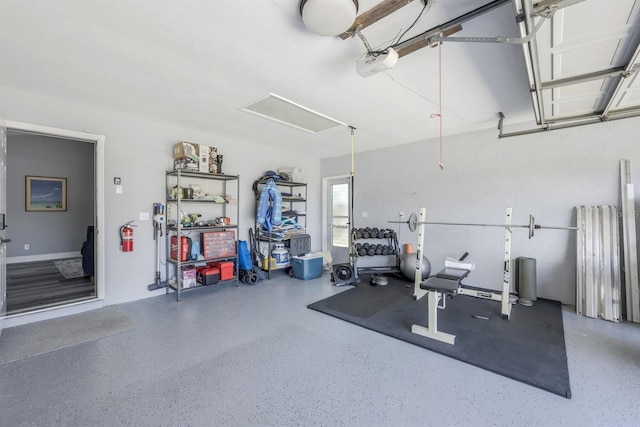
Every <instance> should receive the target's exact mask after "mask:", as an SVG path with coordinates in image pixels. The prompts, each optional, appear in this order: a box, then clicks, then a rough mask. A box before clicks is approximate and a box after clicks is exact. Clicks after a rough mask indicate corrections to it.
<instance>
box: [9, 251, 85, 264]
mask: <svg viewBox="0 0 640 427" xmlns="http://www.w3.org/2000/svg"><path fill="white" fill-rule="evenodd" d="M80 256H82V254H81V253H80V252H58V253H55V254H41V255H26V256H12V257H8V258H7V264H17V263H19V262H33V261H49V260H54V259H64V258H76V257H80Z"/></svg>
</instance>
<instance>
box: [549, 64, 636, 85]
mask: <svg viewBox="0 0 640 427" xmlns="http://www.w3.org/2000/svg"><path fill="white" fill-rule="evenodd" d="M638 68H639V67H638V66H637V65H636V66H635V67H633V69H632V72H635V71H637V69H638ZM626 72H627V71H626V68H625V67H615V68H609V69H608V70H602V71H596V72H594V73H588V74H582V75H579V76H574V77H567V78H566V79H558V80H551V81H548V82H543V83H542V84H541V85H540V87H541V89H542V90H548V89H555V88H557V87H562V86H569V85H574V84H578V83H585V82H589V81H592V80H600V79H606V78H607V77H618V76H622V75H623V74H625V73H626Z"/></svg>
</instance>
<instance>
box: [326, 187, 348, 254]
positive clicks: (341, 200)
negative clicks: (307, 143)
mask: <svg viewBox="0 0 640 427" xmlns="http://www.w3.org/2000/svg"><path fill="white" fill-rule="evenodd" d="M324 181H325V197H326V209H325V216H326V222H325V223H326V224H327V233H326V242H327V243H326V245H327V250H329V252H330V253H331V259H332V260H333V262H334V263H346V262H349V244H350V239H349V234H350V233H351V229H350V218H351V177H350V176H340V177H332V178H326V179H325V180H324Z"/></svg>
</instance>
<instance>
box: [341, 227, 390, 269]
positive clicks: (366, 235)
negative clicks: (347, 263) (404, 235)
mask: <svg viewBox="0 0 640 427" xmlns="http://www.w3.org/2000/svg"><path fill="white" fill-rule="evenodd" d="M358 240H360V241H365V242H363V243H360V242H358ZM351 241H352V244H353V248H352V253H353V268H354V269H355V270H356V272H357V274H358V275H359V274H375V273H399V272H400V258H399V257H400V247H399V245H398V237H397V235H396V232H395V231H394V230H392V229H388V228H382V229H379V228H376V227H374V228H370V227H365V228H354V229H352V230H351ZM382 242H386V243H382ZM374 256H384V257H394V259H393V261H394V262H393V266H391V265H385V266H366V267H358V261H359V259H360V258H362V257H374Z"/></svg>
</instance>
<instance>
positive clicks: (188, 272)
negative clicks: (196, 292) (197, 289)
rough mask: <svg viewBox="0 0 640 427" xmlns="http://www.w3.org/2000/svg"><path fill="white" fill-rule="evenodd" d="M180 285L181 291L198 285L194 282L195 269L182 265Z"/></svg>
mask: <svg viewBox="0 0 640 427" xmlns="http://www.w3.org/2000/svg"><path fill="white" fill-rule="evenodd" d="M180 283H181V286H182V289H187V288H193V287H194V286H197V285H198V282H197V281H196V267H195V266H194V265H184V266H182V267H180Z"/></svg>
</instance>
